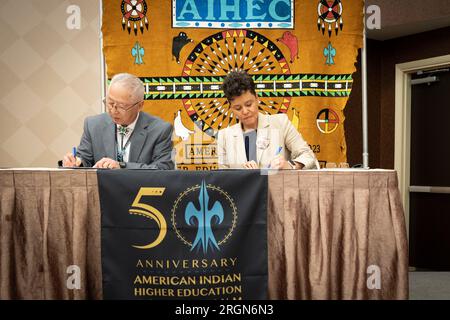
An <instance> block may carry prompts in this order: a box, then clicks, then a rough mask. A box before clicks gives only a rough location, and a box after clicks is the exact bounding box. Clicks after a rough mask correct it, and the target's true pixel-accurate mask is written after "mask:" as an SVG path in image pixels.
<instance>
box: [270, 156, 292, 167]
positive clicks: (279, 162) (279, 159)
mask: <svg viewBox="0 0 450 320" xmlns="http://www.w3.org/2000/svg"><path fill="white" fill-rule="evenodd" d="M270 169H292V167H291V165H290V164H289V163H288V162H287V161H286V159H284V157H283V156H282V155H278V156H276V157H275V158H273V159H272V161H271V162H270Z"/></svg>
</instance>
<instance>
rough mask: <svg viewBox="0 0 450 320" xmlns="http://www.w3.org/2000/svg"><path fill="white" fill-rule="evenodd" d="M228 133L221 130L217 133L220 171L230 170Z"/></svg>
mask: <svg viewBox="0 0 450 320" xmlns="http://www.w3.org/2000/svg"><path fill="white" fill-rule="evenodd" d="M225 135H226V131H225V130H220V131H219V132H218V133H217V159H218V163H219V169H229V168H230V165H229V164H228V157H227V145H226V139H225Z"/></svg>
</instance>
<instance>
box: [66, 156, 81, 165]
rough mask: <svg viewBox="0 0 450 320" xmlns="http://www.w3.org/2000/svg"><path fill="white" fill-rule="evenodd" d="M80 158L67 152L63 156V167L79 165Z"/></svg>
mask: <svg viewBox="0 0 450 320" xmlns="http://www.w3.org/2000/svg"><path fill="white" fill-rule="evenodd" d="M80 165H81V159H80V158H75V157H74V156H73V154H72V153H70V152H69V153H68V154H66V155H65V156H64V157H63V167H79V166H80Z"/></svg>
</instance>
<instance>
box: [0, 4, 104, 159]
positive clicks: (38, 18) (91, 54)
mask: <svg viewBox="0 0 450 320" xmlns="http://www.w3.org/2000/svg"><path fill="white" fill-rule="evenodd" d="M69 5H78V6H79V7H80V9H81V28H80V30H69V29H68V28H67V27H66V20H67V18H68V17H69V16H70V14H68V13H66V10H67V8H68V6H69ZM0 39H1V41H0V74H1V78H0V112H1V113H0V114H1V118H0V167H17V166H38V167H39V166H45V167H54V166H56V163H57V160H58V159H61V158H62V155H63V154H65V153H66V152H69V151H70V150H71V148H72V146H76V145H78V143H79V139H80V135H81V132H82V127H83V119H84V118H85V117H86V116H87V115H92V114H96V113H99V112H100V111H101V97H100V94H101V84H100V80H99V79H100V73H101V70H100V44H99V3H98V1H96V0H71V1H61V0H22V1H16V0H2V1H1V2H0Z"/></svg>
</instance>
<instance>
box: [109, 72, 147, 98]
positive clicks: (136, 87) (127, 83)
mask: <svg viewBox="0 0 450 320" xmlns="http://www.w3.org/2000/svg"><path fill="white" fill-rule="evenodd" d="M116 83H120V84H121V85H122V86H124V87H125V88H127V89H128V90H129V91H130V94H131V95H132V96H133V97H135V98H136V99H141V100H142V99H144V83H143V82H142V81H141V79H139V78H138V77H136V76H134V75H132V74H129V73H118V74H116V75H115V76H114V77H112V79H111V83H110V84H109V86H110V87H111V86H112V85H113V84H116Z"/></svg>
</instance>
